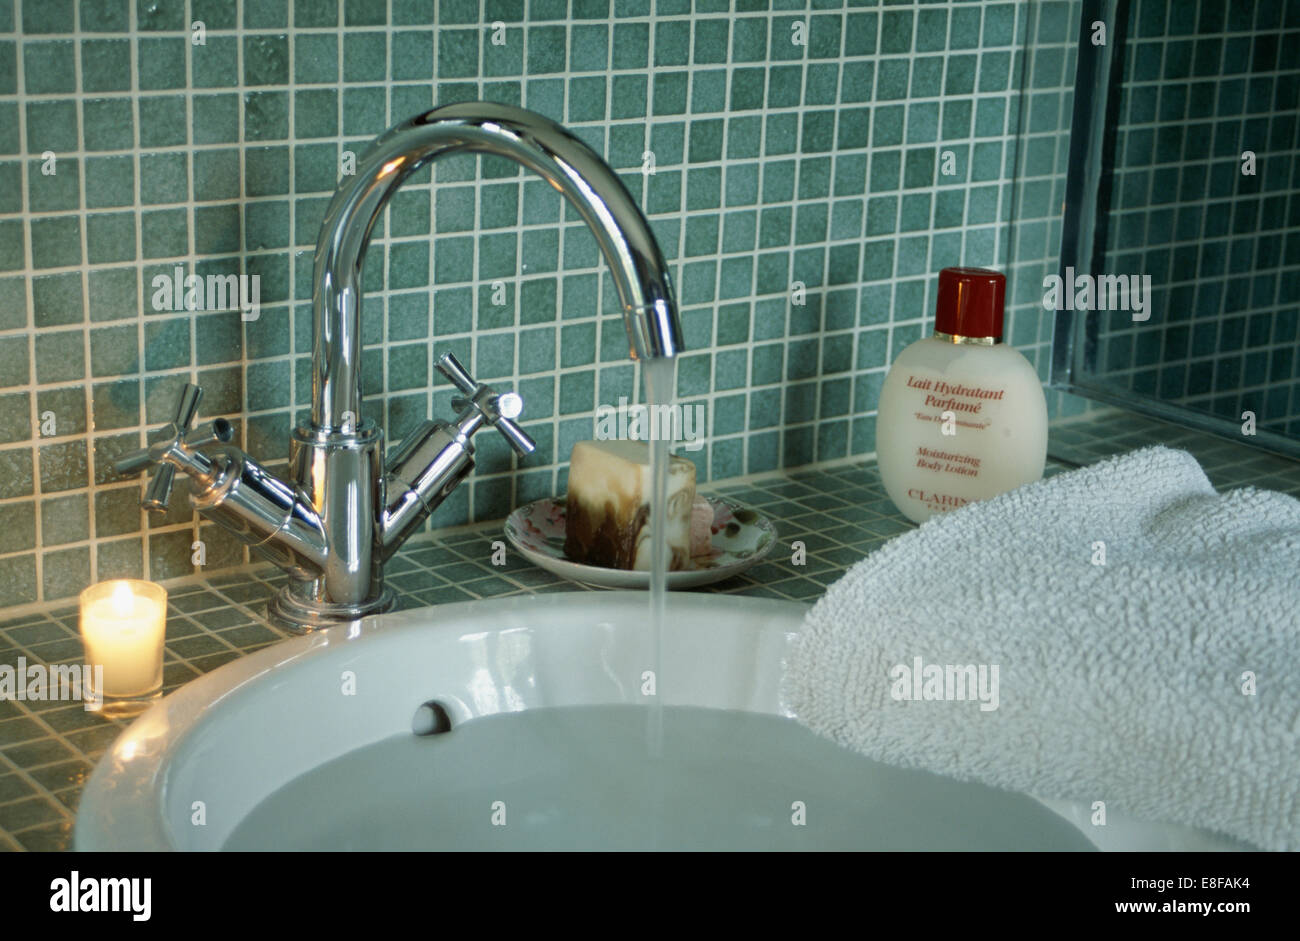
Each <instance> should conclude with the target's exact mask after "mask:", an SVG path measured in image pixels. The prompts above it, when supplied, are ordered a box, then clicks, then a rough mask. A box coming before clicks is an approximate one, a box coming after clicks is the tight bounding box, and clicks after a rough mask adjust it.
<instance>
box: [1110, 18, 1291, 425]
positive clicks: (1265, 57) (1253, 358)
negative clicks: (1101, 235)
mask: <svg viewBox="0 0 1300 941" xmlns="http://www.w3.org/2000/svg"><path fill="white" fill-rule="evenodd" d="M1128 31H1129V40H1128V44H1129V49H1128V51H1127V52H1126V54H1125V57H1124V75H1123V87H1122V88H1121V89H1120V92H1119V106H1118V110H1119V127H1118V129H1117V132H1116V135H1115V145H1114V153H1113V155H1112V160H1113V163H1114V166H1115V171H1114V180H1113V183H1112V189H1111V199H1110V205H1109V206H1108V207H1107V208H1108V210H1109V214H1108V216H1107V225H1108V229H1107V244H1108V249H1109V251H1108V253H1107V255H1108V257H1107V258H1106V261H1105V265H1106V270H1108V271H1116V272H1143V273H1146V274H1149V275H1151V279H1152V297H1151V321H1150V322H1149V323H1142V324H1135V323H1133V322H1132V320H1131V319H1126V318H1127V315H1124V316H1120V314H1119V312H1116V313H1115V314H1112V315H1111V316H1110V317H1109V318H1108V319H1107V320H1106V321H1105V322H1104V323H1103V325H1102V327H1101V331H1100V336H1099V339H1098V343H1097V362H1096V369H1097V372H1098V373H1099V375H1100V376H1102V377H1103V378H1104V381H1106V382H1107V383H1113V384H1114V385H1115V387H1116V388H1117V391H1118V390H1126V391H1129V392H1132V393H1134V394H1136V395H1138V396H1143V397H1154V398H1157V399H1160V400H1162V401H1166V402H1171V403H1174V404H1178V405H1185V406H1189V407H1191V408H1194V409H1196V410H1198V411H1205V412H1209V413H1211V414H1214V415H1217V416H1220V417H1223V418H1227V419H1229V420H1231V421H1233V422H1240V421H1241V416H1242V412H1243V411H1244V410H1247V409H1248V410H1250V411H1252V412H1254V413H1255V415H1256V417H1257V425H1258V428H1259V430H1260V431H1271V432H1274V433H1276V434H1280V435H1287V436H1290V437H1300V232H1298V231H1296V228H1297V226H1300V173H1297V169H1296V168H1297V166H1300V163H1298V162H1297V158H1300V120H1297V107H1300V64H1297V61H1296V57H1295V54H1294V53H1295V50H1296V49H1297V48H1300V2H1297V0H1260V2H1257V3H1235V2H1230V0H1188V2H1185V3H1179V4H1173V5H1170V4H1168V3H1166V2H1165V0H1134V2H1133V3H1132V5H1131V6H1130V8H1129V23H1128ZM1246 151H1250V152H1251V153H1252V154H1254V155H1255V167H1254V171H1255V172H1253V173H1250V174H1245V173H1243V172H1242V166H1243V161H1242V155H1243V153H1244V152H1246Z"/></svg>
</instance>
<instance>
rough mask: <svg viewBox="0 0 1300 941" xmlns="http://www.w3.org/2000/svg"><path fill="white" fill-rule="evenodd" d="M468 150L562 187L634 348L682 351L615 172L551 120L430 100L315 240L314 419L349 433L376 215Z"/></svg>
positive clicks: (333, 208)
mask: <svg viewBox="0 0 1300 941" xmlns="http://www.w3.org/2000/svg"><path fill="white" fill-rule="evenodd" d="M458 152H470V153H484V154H496V155H499V156H503V157H507V158H510V159H512V160H514V161H515V162H517V163H519V164H521V165H523V166H525V167H527V168H529V169H530V170H533V171H535V172H536V173H538V174H539V175H541V176H542V177H543V178H544V179H546V180H547V181H548V182H549V183H550V184H551V185H552V186H554V187H555V188H556V189H557V190H559V191H560V192H561V193H563V194H564V195H565V197H567V198H568V200H569V202H570V203H572V204H573V206H574V207H575V208H576V209H577V211H578V213H579V214H580V215H581V216H582V218H583V219H584V220H585V221H586V223H587V224H588V226H590V227H591V230H592V233H593V234H594V235H595V238H596V243H597V244H598V245H599V246H600V249H601V251H602V252H603V253H604V256H605V259H606V261H607V262H608V263H609V266H610V270H611V272H612V274H613V278H614V285H615V287H616V289H617V291H618V296H619V301H620V303H621V305H622V308H623V315H624V320H625V323H626V326H627V331H628V342H629V346H630V349H631V351H632V353H633V355H634V356H636V357H638V358H655V357H666V356H675V355H676V354H677V353H678V352H680V350H681V349H682V342H681V327H680V324H679V321H678V318H677V313H676V305H675V302H674V299H673V293H672V285H671V281H670V278H669V275H668V269H667V266H666V265H665V264H664V260H663V256H662V254H661V253H660V251H659V246H658V244H657V243H656V241H655V239H654V235H653V234H652V232H651V230H650V227H649V224H648V223H647V222H646V220H645V217H644V216H643V215H642V214H641V210H640V209H639V208H638V207H637V204H636V202H635V201H634V200H633V198H632V196H631V194H629V193H628V191H627V188H626V187H625V186H624V185H623V183H622V181H621V180H620V179H619V178H618V175H617V174H616V173H615V172H614V171H613V170H612V169H610V167H609V166H608V165H607V164H606V163H605V162H604V161H603V160H601V159H600V157H598V156H597V155H596V154H595V153H594V152H593V151H592V150H591V149H590V148H589V147H587V145H586V144H584V143H583V142H582V141H580V140H578V138H576V137H574V136H573V135H572V134H570V133H569V132H568V131H566V130H565V129H564V128H562V127H560V126H559V125H558V124H555V123H554V122H552V121H549V120H547V119H546V118H543V117H541V116H540V115H537V114H534V113H532V112H530V111H524V110H522V109H520V108H514V107H510V106H508V105H499V104H486V103H482V102H471V103H461V104H454V105H447V106H445V107H441V108H435V109H433V110H432V111H429V112H426V113H425V114H422V115H419V116H417V117H414V118H411V119H410V120H409V121H406V122H404V123H402V124H399V125H397V126H396V127H394V128H392V129H391V130H389V131H388V132H387V133H385V134H383V135H382V136H380V137H379V138H378V139H377V140H376V141H375V142H374V144H372V145H371V147H370V148H369V149H368V150H367V151H366V153H365V154H363V155H362V157H361V160H360V162H359V165H358V167H357V172H356V175H355V176H353V177H351V178H349V179H347V180H345V181H344V183H343V184H342V185H341V186H340V188H339V190H338V192H337V193H336V194H335V196H334V199H333V201H332V202H331V203H330V207H329V210H328V212H327V214H326V216H325V221H324V223H323V224H322V226H321V233H320V239H319V241H318V242H317V245H316V266H315V274H314V278H315V286H314V290H313V295H312V307H313V313H312V316H313V326H314V329H315V346H314V350H313V354H312V412H311V415H312V423H313V424H314V425H315V427H316V428H317V429H319V430H322V431H335V432H342V433H348V432H350V431H351V430H353V429H354V428H355V426H356V424H357V421H358V416H359V415H360V408H361V380H360V371H361V330H360V318H361V306H362V297H361V271H362V266H363V265H364V263H365V253H366V247H367V245H368V244H369V241H370V233H371V230H372V228H373V227H374V224H375V221H376V220H377V219H378V218H379V215H380V213H381V212H383V209H384V206H385V205H387V203H388V200H389V199H391V198H392V196H393V194H394V193H396V192H397V190H398V189H399V188H400V187H401V185H402V183H403V182H404V181H405V180H406V179H407V178H409V177H410V175H411V174H412V173H414V172H416V171H417V170H419V169H420V168H421V167H423V166H425V165H426V164H428V163H429V162H430V161H433V160H435V159H437V158H438V157H441V156H445V155H447V154H451V153H458Z"/></svg>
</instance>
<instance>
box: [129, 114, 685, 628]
mask: <svg viewBox="0 0 1300 941" xmlns="http://www.w3.org/2000/svg"><path fill="white" fill-rule="evenodd" d="M462 151H464V152H477V153H488V154H497V155H500V156H504V157H508V158H510V159H512V160H514V161H516V162H517V163H520V164H522V165H523V166H525V167H528V168H529V169H531V170H534V171H536V172H537V173H539V174H541V176H542V177H544V178H545V179H546V180H547V181H548V182H549V183H550V184H551V185H552V186H554V187H555V188H556V189H557V190H559V191H560V192H561V193H563V194H564V195H565V196H566V197H567V198H568V200H569V202H571V203H572V204H573V205H574V207H576V209H577V210H578V213H579V214H580V215H581V216H582V218H583V219H584V220H585V221H586V222H587V224H588V225H589V226H590V227H591V230H592V232H593V234H594V235H595V238H596V243H597V244H598V245H599V246H600V249H601V251H602V252H603V253H604V256H605V259H606V260H607V261H608V262H609V266H610V270H611V272H612V273H613V278H614V285H615V287H616V288H617V290H618V296H619V300H620V302H621V304H622V307H623V317H624V321H625V324H626V326H627V333H628V345H629V347H630V349H631V352H632V355H633V356H635V357H638V358H642V359H647V360H649V359H657V358H663V357H670V356H675V355H677V353H678V352H680V351H681V349H682V342H681V325H680V322H679V321H678V318H677V308H676V303H675V302H674V300H673V293H672V284H671V282H670V280H669V277H668V270H667V267H666V266H665V265H664V260H663V256H662V254H661V253H660V251H659V246H658V245H657V244H656V242H655V239H654V235H653V233H652V232H651V230H650V226H649V225H648V224H647V223H646V220H645V217H644V216H643V215H642V214H641V210H640V209H638V208H637V205H636V203H635V201H634V200H633V199H632V196H631V195H630V194H629V193H628V191H627V189H626V187H624V186H623V183H622V181H621V180H620V179H619V178H618V175H617V174H616V173H615V172H614V171H613V170H611V169H610V168H609V167H608V166H607V165H606V164H605V163H604V161H602V160H601V159H600V158H599V157H598V156H596V154H595V153H593V152H592V151H591V149H590V148H588V147H587V145H586V144H584V143H582V142H581V141H580V140H578V139H577V138H576V137H574V136H573V135H572V134H570V133H569V132H568V131H566V130H564V128H562V127H560V126H559V125H558V124H554V123H553V122H551V121H548V120H547V119H546V118H543V117H541V116H539V115H536V114H532V113H530V112H528V111H522V110H520V109H519V108H512V107H508V106H506V105H495V104H483V103H472V104H456V105H448V106H447V107H444V108H435V109H434V110H433V111H429V112H427V113H425V114H422V115H419V116H418V117H415V118H412V119H411V120H409V121H406V122H405V123H403V124H399V125H398V126H397V127H395V128H393V129H392V130H390V131H388V132H387V133H386V134H384V135H382V136H381V137H379V138H378V139H377V140H376V141H375V143H374V144H373V145H372V146H371V147H370V149H369V150H368V151H367V152H366V153H365V154H364V155H363V157H362V159H361V162H360V166H359V167H358V168H357V173H356V175H355V176H354V177H351V178H349V179H347V180H345V181H344V183H343V184H342V185H341V186H340V187H339V190H338V192H337V193H336V194H335V196H334V200H333V202H331V203H330V207H329V211H328V212H327V214H326V217H325V222H324V224H323V225H322V226H321V234H320V239H319V241H318V242H317V247H316V267H315V272H314V277H315V285H314V290H313V294H312V308H313V327H314V330H315V344H314V350H313V354H312V409H311V422H310V423H308V424H303V425H300V426H298V427H297V428H296V429H295V430H294V432H293V437H292V439H291V441H290V452H289V466H290V475H291V477H290V481H289V482H284V481H281V480H280V479H278V478H277V477H275V476H273V475H272V474H270V473H268V472H267V471H266V469H265V468H263V467H262V466H261V465H260V464H258V463H257V462H256V461H255V460H253V459H252V458H251V457H249V456H248V455H246V454H244V453H243V452H242V451H240V450H239V449H238V448H235V447H233V446H228V445H223V446H222V447H221V448H220V450H219V453H217V454H216V455H214V456H212V457H211V458H209V457H208V456H205V455H203V454H201V453H199V452H198V450H197V449H198V447H200V446H201V445H214V444H222V443H224V442H226V441H229V439H230V428H229V426H228V425H227V424H225V423H222V422H220V420H218V422H217V423H213V424H212V425H211V426H204V428H201V429H197V430H193V431H191V428H190V426H191V424H192V422H193V420H194V416H195V412H196V409H197V407H198V390H197V389H193V390H190V389H187V390H186V391H185V393H184V394H183V395H182V398H181V401H180V402H179V403H178V405H177V412H176V416H177V417H176V418H175V420H174V421H173V423H172V425H170V426H168V427H169V431H168V434H167V435H166V436H165V437H166V438H167V441H166V442H165V444H164V445H160V446H156V447H154V448H153V449H146V450H142V451H140V452H137V453H135V454H131V455H127V456H126V457H125V458H123V459H122V460H121V461H120V462H119V465H118V467H119V471H120V472H121V473H123V474H133V473H140V472H141V471H143V470H145V469H147V468H149V467H157V468H158V470H157V471H156V473H155V475H154V479H153V482H152V483H151V484H150V489H149V493H148V495H147V496H146V499H145V505H146V506H149V507H151V508H154V509H158V508H160V507H163V506H165V505H166V501H167V496H168V495H169V494H170V492H171V480H172V477H173V474H174V472H175V470H180V471H181V472H182V473H185V474H187V475H188V476H189V477H190V478H191V479H192V480H193V481H194V483H195V485H196V488H195V492H194V493H193V494H192V495H191V502H192V503H193V505H194V506H195V507H196V508H197V509H198V510H199V511H200V512H202V513H204V514H206V515H207V516H209V517H210V518H212V519H214V520H215V521H217V522H218V523H220V524H221V525H223V526H225V527H226V528H227V529H229V530H230V531H231V532H233V533H234V534H235V535H236V536H237V537H238V538H239V539H240V540H242V541H243V542H244V543H245V544H247V545H249V546H250V547H251V548H253V549H254V550H255V551H257V552H258V553H259V554H261V555H263V556H265V557H266V558H269V559H270V560H271V561H273V562H275V563H276V564H277V565H278V566H279V567H280V568H281V569H282V570H284V571H285V572H287V573H288V574H289V576H290V579H289V584H288V586H287V587H286V588H284V589H283V590H282V591H281V592H280V593H279V594H278V595H277V596H276V597H275V598H274V599H272V601H271V602H270V603H269V605H268V616H269V617H270V618H271V620H272V621H274V622H276V623H279V624H282V625H284V626H287V627H290V628H292V629H296V630H310V629H314V628H318V627H326V626H329V625H331V624H337V623H340V622H347V621H353V620H356V619H357V618H359V617H363V616H365V615H368V614H374V613H377V612H380V611H385V610H387V609H389V608H390V607H392V605H393V602H394V599H393V594H392V592H391V591H390V590H389V589H388V588H387V587H385V585H384V563H385V562H386V561H387V559H388V558H390V557H391V556H392V554H393V553H394V552H396V551H397V549H398V548H399V547H400V546H401V545H402V543H403V542H404V541H405V540H406V539H407V537H408V536H410V535H411V534H412V533H414V532H415V531H416V530H417V529H418V528H419V527H420V526H421V525H422V524H423V522H424V520H425V519H426V518H427V517H428V515H429V514H430V513H431V512H433V510H434V509H436V508H437V506H438V505H439V504H440V503H441V502H442V501H443V500H444V499H445V498H446V497H447V495H448V494H450V493H451V492H452V491H453V490H454V489H455V487H456V486H457V485H458V484H459V483H460V482H461V481H462V480H464V479H465V477H466V476H468V475H469V473H470V471H471V470H472V468H473V466H474V445H473V442H472V441H471V438H472V437H473V435H474V434H475V433H476V432H477V431H479V430H480V429H482V428H485V427H489V426H490V427H493V428H495V429H496V430H497V431H498V432H500V433H501V434H502V435H504V436H505V438H506V440H507V441H508V442H509V444H510V446H511V447H512V448H514V450H515V451H516V452H517V453H519V454H521V455H523V454H527V453H528V452H530V451H532V449H533V447H534V444H533V441H532V439H531V438H529V437H528V434H527V433H526V432H525V431H524V430H523V428H521V427H519V426H518V425H517V424H516V423H515V421H514V419H515V418H517V417H518V416H519V413H520V408H521V401H520V399H519V397H518V396H517V395H515V394H514V393H510V392H506V393H498V392H496V390H494V389H492V388H490V387H488V386H485V385H482V384H480V383H478V382H477V381H475V380H474V378H473V377H472V376H471V375H470V374H469V373H468V372H467V371H466V370H465V369H464V368H463V367H462V366H461V365H460V364H459V363H457V362H456V360H455V358H454V357H452V356H451V355H450V354H447V355H444V356H443V357H441V358H440V359H439V360H438V363H437V365H438V369H439V371H441V372H442V373H443V375H445V376H446V377H447V378H448V379H449V380H450V381H451V382H452V384H453V385H454V386H455V387H456V389H457V390H458V391H459V392H460V393H461V395H460V396H459V397H458V399H457V400H456V402H455V403H454V404H455V407H456V408H458V409H459V410H460V415H459V416H458V417H457V418H456V420H455V421H454V423H448V422H443V421H425V422H423V423H422V424H420V425H419V426H418V427H417V428H415V429H414V430H413V431H411V432H410V433H409V434H408V435H407V437H406V439H405V440H404V441H403V442H402V444H401V445H400V446H399V447H398V448H397V449H396V450H395V452H394V453H393V454H392V456H391V457H390V458H389V460H388V461H387V462H385V461H384V459H383V455H384V435H383V432H382V431H381V430H380V429H379V428H378V427H376V426H375V424H374V423H373V422H370V421H364V420H362V419H361V300H362V298H361V269H362V265H363V264H364V263H365V255H366V246H367V244H368V243H369V241H370V233H371V230H372V229H373V228H374V224H375V221H376V220H377V219H378V218H379V214H380V213H381V212H383V210H384V206H385V205H387V203H388V200H389V199H390V198H392V196H393V194H394V193H395V192H397V190H398V188H399V187H400V186H401V185H402V183H403V181H405V180H406V179H408V178H409V177H410V175H411V174H412V173H414V172H415V171H416V170H418V169H419V168H420V167H422V166H424V165H425V164H427V163H429V162H430V161H432V160H435V159H436V158H438V157H440V156H443V155H444V154H450V153H456V152H462Z"/></svg>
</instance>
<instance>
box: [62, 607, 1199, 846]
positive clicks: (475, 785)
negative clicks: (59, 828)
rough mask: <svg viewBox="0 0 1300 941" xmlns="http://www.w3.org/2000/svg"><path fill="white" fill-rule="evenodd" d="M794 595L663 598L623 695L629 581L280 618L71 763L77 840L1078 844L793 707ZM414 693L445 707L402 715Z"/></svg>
mask: <svg viewBox="0 0 1300 941" xmlns="http://www.w3.org/2000/svg"><path fill="white" fill-rule="evenodd" d="M805 610H806V608H805V607H804V606H803V605H799V604H794V603H791V602H773V601H766V600H759V599H750V598H737V597H732V596H725V595H709V594H677V595H674V596H672V597H671V598H670V600H669V618H668V624H667V625H666V628H665V633H664V638H663V644H662V662H661V666H660V668H659V670H658V671H657V675H656V677H655V679H656V680H657V689H656V690H655V695H653V696H650V695H645V691H646V690H647V689H648V687H647V685H646V684H647V682H648V680H649V678H648V677H647V675H646V674H647V671H652V670H654V663H655V661H654V651H653V647H654V645H653V643H652V639H651V636H650V631H649V629H648V602H647V596H646V595H645V594H644V593H640V592H573V593H556V594H547V595H540V596H529V597H512V598H503V599H495V600H490V601H476V602H468V603H463V604H452V605H444V606H440V607H437V608H426V609H423V610H419V611H409V612H401V613H396V614H389V615H382V616H380V617H375V618H369V619H367V620H365V621H363V622H361V623H360V624H358V625H356V626H353V627H351V628H335V629H332V630H329V631H325V632H323V633H320V634H316V635H312V636H307V637H301V638H296V639H294V640H290V641H286V642H284V643H281V644H277V645H275V646H274V647H271V648H268V649H265V650H262V651H259V652H258V653H255V654H252V655H250V656H247V657H244V658H242V659H240V660H238V661H235V662H233V663H230V664H227V665H226V666H224V667H222V668H221V669H219V670H217V671H215V672H213V673H211V674H209V675H207V676H204V677H202V678H200V679H198V680H195V681H194V682H192V683H190V684H188V685H186V686H185V687H184V688H183V689H181V690H180V691H178V692H176V693H174V694H173V695H171V696H169V697H167V698H166V699H164V700H163V701H161V702H160V703H158V704H156V705H155V706H154V707H153V708H151V709H150V710H149V711H148V712H147V713H145V714H144V715H143V716H141V717H140V719H138V720H137V721H136V722H135V723H134V724H133V725H132V726H131V727H130V729H128V730H127V732H125V733H124V734H123V735H122V736H121V737H120V738H119V740H118V741H117V742H116V743H115V744H114V746H113V748H112V749H111V750H110V752H109V753H108V754H107V755H106V756H105V757H104V759H103V760H102V761H101V762H100V764H99V766H98V767H97V768H96V769H95V772H94V774H93V776H92V777H91V779H90V781H89V782H88V784H87V786H86V790H85V793H84V795H83V797H82V801H81V805H80V812H79V813H78V817H77V826H76V833H75V846H76V848H77V849H81V850H150V849H183V850H215V849H223V848H228V849H284V850H291V849H339V850H342V849H855V848H856V849H1092V848H1094V844H1095V843H1099V840H1098V831H1097V828H1093V827H1091V826H1090V825H1089V824H1088V812H1087V808H1083V807H1075V806H1072V805H1067V804H1055V805H1053V806H1052V809H1048V807H1047V806H1045V805H1044V804H1043V803H1041V802H1039V801H1036V800H1034V799H1033V798H1031V797H1028V796H1025V795H1017V794H1011V793H1008V792H1003V791H995V790H992V789H990V788H986V787H983V786H980V785H975V784H967V783H960V782H957V781H953V780H949V779H947V778H942V777H939V776H936V775H932V774H927V773H925V772H919V771H905V770H901V769H897V768H891V767H888V766H885V765H881V764H878V763H875V762H872V761H869V760H867V759H865V758H861V757H859V756H857V755H854V754H852V753H850V752H848V751H845V750H843V749H840V748H838V747H836V746H834V745H831V744H829V743H827V742H825V741H823V740H821V739H818V738H816V737H815V736H813V735H812V734H811V733H809V732H808V731H806V730H805V729H803V727H802V726H799V725H798V724H797V723H795V722H794V721H793V720H792V719H790V718H789V713H788V711H787V710H786V709H785V708H784V707H783V705H782V703H781V701H780V696H779V685H780V678H781V673H782V664H783V659H784V657H785V655H786V653H787V649H788V644H789V642H790V641H791V639H792V638H793V637H794V636H795V632H796V631H797V629H798V627H799V624H800V621H801V619H802V616H803V613H804V611H805ZM430 701H435V702H437V703H439V704H441V706H442V707H443V708H444V710H445V713H446V715H447V717H448V718H449V719H450V722H451V730H450V731H449V732H446V733H445V734H430V735H416V734H414V732H413V723H414V722H415V720H416V717H417V713H420V712H421V706H422V705H423V704H425V703H427V702H430ZM656 703H657V704H659V705H661V706H662V708H655V706H654V704H656ZM424 714H425V715H426V716H427V715H428V712H427V710H426V711H425V713H424ZM1071 821H1072V822H1071ZM1190 832H1191V831H1178V830H1175V829H1173V828H1164V827H1158V826H1154V825H1138V824H1133V825H1130V824H1127V823H1125V822H1122V821H1116V820H1115V819H1114V818H1113V816H1112V818H1111V820H1110V821H1109V825H1108V826H1107V827H1106V828H1104V837H1105V841H1106V842H1105V845H1106V847H1107V848H1111V847H1115V848H1153V849H1160V848H1171V847H1175V846H1186V845H1189V843H1188V841H1187V838H1186V834H1188V833H1190ZM1190 845H1197V844H1195V841H1194V840H1193V842H1192V844H1190Z"/></svg>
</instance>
